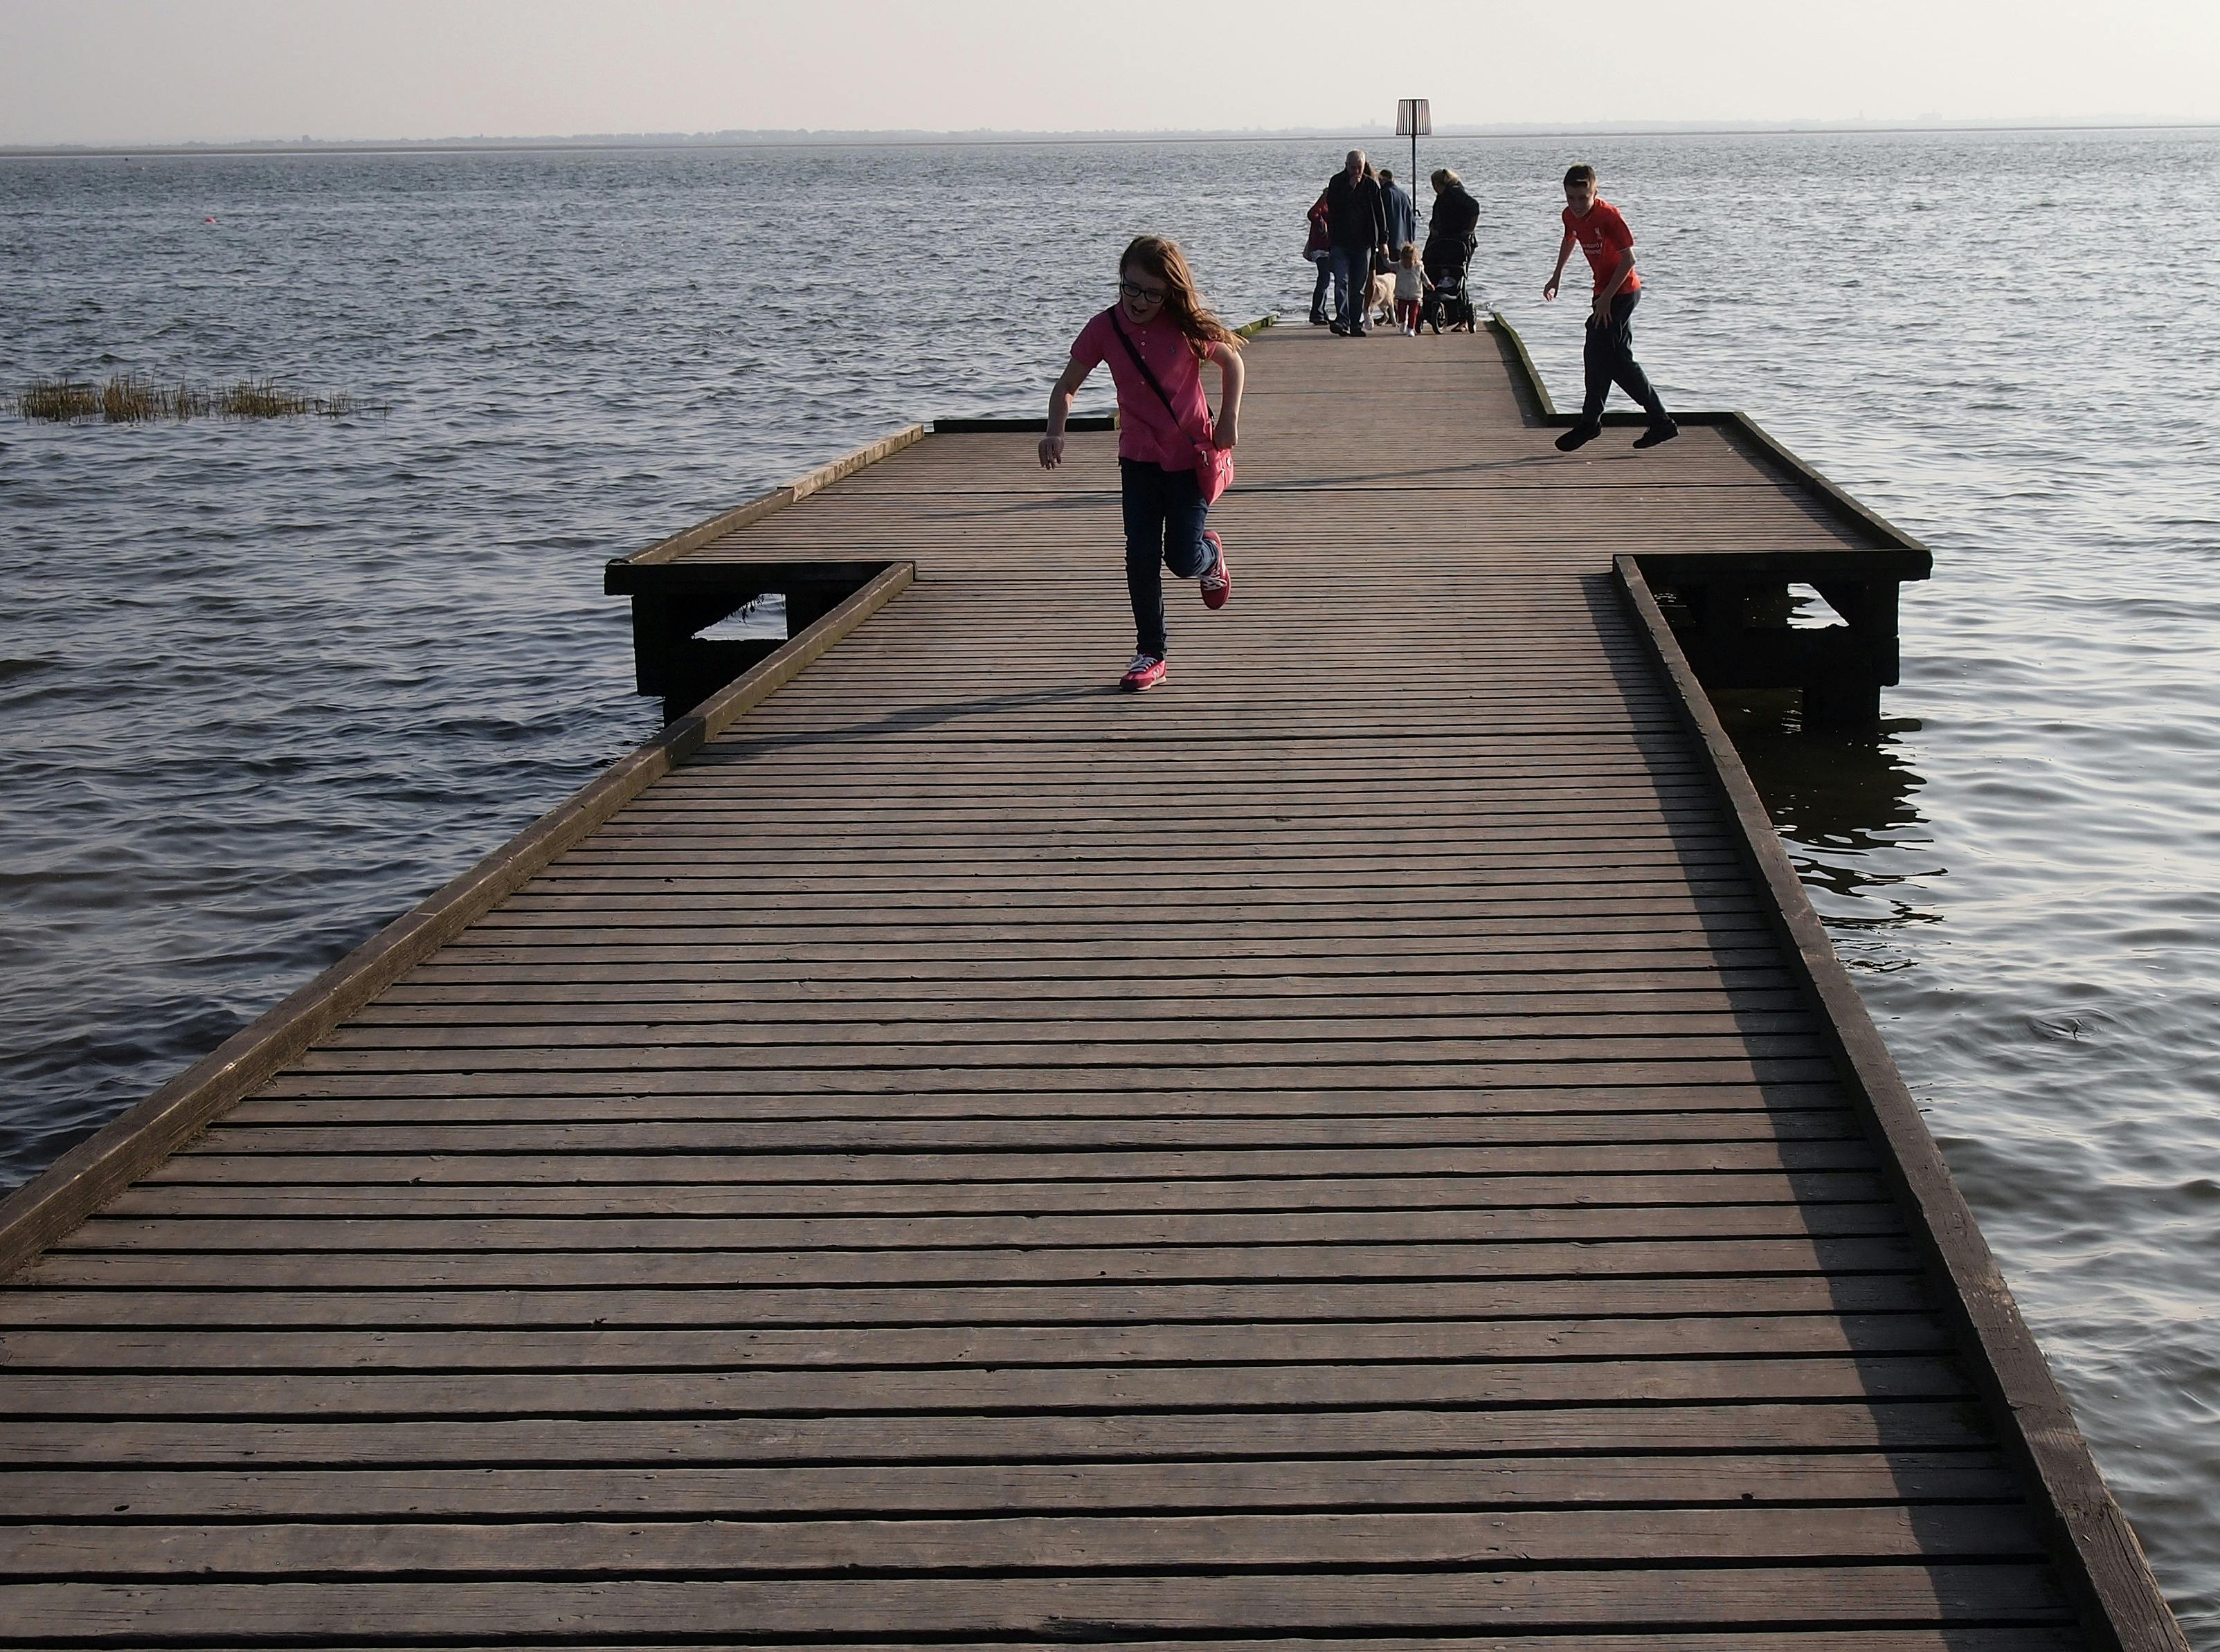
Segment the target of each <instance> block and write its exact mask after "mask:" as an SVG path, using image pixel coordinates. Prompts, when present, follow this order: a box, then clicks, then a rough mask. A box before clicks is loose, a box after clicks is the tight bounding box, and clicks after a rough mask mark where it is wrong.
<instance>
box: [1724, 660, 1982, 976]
mask: <svg viewBox="0 0 2220 1652" xmlns="http://www.w3.org/2000/svg"><path fill="white" fill-rule="evenodd" d="M1797 701H1798V696H1797V695H1796V694H1795V693H1794V692H1793V691H1783V692H1779V693H1750V694H1738V695H1731V696H1727V697H1723V698H1721V699H1720V700H1718V701H1717V702H1716V703H1717V706H1718V713H1719V718H1720V720H1721V721H1722V722H1724V724H1725V725H1726V730H1727V732H1728V734H1729V735H1730V736H1731V737H1732V739H1733V740H1734V743H1735V749H1736V750H1737V751H1738V752H1740V753H1741V754H1742V760H1743V765H1744V766H1745V767H1746V768H1748V769H1749V775H1750V779H1751V780H1752V781H1753V782H1755V784H1756V786H1757V789H1758V795H1760V796H1761V797H1762V798H1763V799H1764V801H1765V808H1766V813H1767V814H1768V815H1770V816H1771V817H1772V820H1773V826H1774V830H1775V831H1776V832H1779V833H1780V838H1781V843H1782V845H1783V846H1784V847H1785V848H1786V849H1787V851H1788V858H1789V861H1790V863H1791V864H1793V866H1794V867H1795V868H1796V875H1797V876H1798V877H1799V878H1800V879H1801V880H1802V882H1803V884H1804V888H1805V893H1806V894H1807V895H1810V896H1811V898H1812V906H1813V907H1815V908H1816V909H1817V910H1818V913H1819V917H1820V920H1821V921H1822V922H1824V924H1825V925H1826V926H1827V928H1828V930H1829V931H1830V933H1831V934H1832V936H1833V938H1834V942H1835V948H1836V951H1838V952H1839V953H1841V954H1842V956H1843V962H1844V963H1845V964H1846V965H1848V966H1849V968H1850V969H1853V970H1889V969H1905V968H1906V967H1908V966H1909V963H1910V959H1909V957H1907V955H1906V952H1905V948H1904V946H1903V945H1902V944H1900V943H1899V941H1897V940H1896V939H1895V938H1893V937H1891V936H1890V935H1889V932H1892V931H1894V930H1898V929H1900V928H1902V927H1904V926H1906V925H1910V924H1932V923H1939V922H1940V921H1941V920H1942V913H1941V912H1940V911H1939V910H1937V908H1936V904H1935V902H1934V901H1933V900H1932V898H1931V895H1930V886H1931V884H1932V882H1933V881H1934V880H1935V879H1937V878H1939V877H1941V876H1943V866H1942V863H1941V862H1940V860H1939V858H1938V857H1937V855H1936V845H1935V838H1934V834H1933V832H1931V831H1930V829H1929V827H1928V825H1927V822H1926V821H1925V820H1923V819H1922V818H1921V816H1920V813H1919V809H1918V802H1917V801H1916V800H1917V798H1918V794H1919V792H1920V791H1921V789H1923V788H1924V786H1925V784H1926V782H1924V780H1922V779H1921V778H1920V776H1919V775H1918V773H1917V772H1916V771H1915V770H1913V769H1912V767H1911V762H1910V760H1909V758H1910V750H1911V746H1910V741H1909V737H1910V736H1911V735H1914V734H1917V733H1918V732H1919V724H1918V721H1917V720H1912V719H1909V718H1897V719H1887V720H1883V721H1882V723H1881V724H1880V727H1879V728H1878V729H1875V730H1870V731H1866V732H1844V731H1841V730H1836V729H1831V728H1829V729H1806V728H1805V726H1804V722H1803V716H1802V712H1801V710H1800V708H1799V705H1798V703H1797Z"/></svg>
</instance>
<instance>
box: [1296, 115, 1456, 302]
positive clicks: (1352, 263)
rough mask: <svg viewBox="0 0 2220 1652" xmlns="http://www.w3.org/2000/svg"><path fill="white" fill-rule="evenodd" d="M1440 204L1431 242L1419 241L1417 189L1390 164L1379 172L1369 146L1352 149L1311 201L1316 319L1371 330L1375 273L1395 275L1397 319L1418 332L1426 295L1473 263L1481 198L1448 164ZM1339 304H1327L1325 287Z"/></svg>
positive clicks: (1438, 184)
mask: <svg viewBox="0 0 2220 1652" xmlns="http://www.w3.org/2000/svg"><path fill="white" fill-rule="evenodd" d="M1430 181H1431V183H1432V184H1433V186H1434V209H1433V211H1432V212H1431V213H1430V214H1429V215H1427V220H1426V245H1425V252H1423V253H1421V252H1420V251H1419V246H1418V221H1419V209H1418V208H1417V207H1416V206H1415V205H1414V204H1413V203H1412V200H1411V192H1410V191H1409V190H1406V189H1405V188H1404V187H1403V186H1402V185H1401V184H1398V183H1397V182H1396V181H1395V174H1394V172H1392V171H1388V170H1387V169H1386V168H1385V167H1382V168H1381V170H1380V171H1377V172H1375V171H1373V170H1372V165H1371V163H1370V162H1369V161H1368V160H1366V159H1365V158H1364V152H1363V150H1362V149H1352V150H1350V152H1349V158H1348V159H1347V160H1346V161H1345V162H1344V165H1343V166H1342V169H1341V171H1338V172H1336V173H1335V174H1334V175H1333V176H1332V177H1331V178H1328V179H1327V180H1326V184H1325V189H1324V190H1320V191H1319V198H1318V199H1317V200H1316V201H1314V202H1313V203H1311V210H1310V225H1311V228H1310V238H1309V240H1306V242H1305V243H1304V245H1303V256H1304V257H1305V258H1306V259H1310V260H1311V261H1312V262H1313V264H1315V265H1318V282H1317V284H1316V285H1315V286H1313V288H1312V289H1311V322H1312V325H1313V326H1316V327H1329V326H1330V327H1332V329H1333V330H1334V332H1335V333H1336V334H1340V335H1341V336H1343V337H1345V338H1357V339H1361V338H1363V337H1364V336H1365V335H1366V334H1367V333H1369V331H1370V327H1369V315H1370V310H1371V306H1370V305H1369V303H1368V302H1366V295H1367V292H1368V290H1369V288H1370V286H1371V283H1372V277H1374V276H1375V275H1386V274H1390V273H1392V274H1393V275H1394V277H1395V317H1396V321H1397V322H1398V324H1399V325H1400V328H1401V331H1402V332H1403V334H1405V336H1406V337H1411V338H1415V337H1417V336H1418V332H1419V315H1420V314H1421V313H1422V311H1423V310H1424V309H1425V299H1426V295H1427V294H1428V293H1430V292H1431V291H1433V290H1434V289H1435V288H1436V287H1437V286H1438V285H1440V284H1441V283H1442V282H1443V281H1444V280H1445V279H1448V278H1450V277H1456V278H1458V279H1460V280H1461V279H1462V277H1463V275H1464V271H1465V267H1466V265H1469V264H1470V263H1471V261H1472V249H1473V245H1474V237H1475V234H1476V233H1477V231H1478V228H1479V225H1480V203H1479V202H1477V201H1475V200H1474V199H1473V198H1472V196H1471V193H1470V192H1469V190H1466V188H1465V186H1464V180H1463V179H1462V178H1459V177H1458V176H1457V175H1456V173H1455V172H1453V171H1450V169H1449V168H1448V167H1446V166H1444V167H1441V168H1439V169H1438V170H1437V171H1435V172H1434V174H1433V177H1432V178H1431V180H1430ZM1329 286H1331V288H1332V290H1333V309H1332V311H1331V314H1329V313H1328V311H1327V309H1326V290H1327V288H1328V287H1329Z"/></svg>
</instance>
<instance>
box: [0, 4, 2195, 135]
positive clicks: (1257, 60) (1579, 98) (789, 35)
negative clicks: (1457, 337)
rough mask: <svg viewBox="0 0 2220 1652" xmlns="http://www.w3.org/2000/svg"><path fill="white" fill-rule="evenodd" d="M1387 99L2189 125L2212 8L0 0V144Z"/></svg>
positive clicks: (1271, 115) (899, 120) (1447, 111)
mask: <svg viewBox="0 0 2220 1652" xmlns="http://www.w3.org/2000/svg"><path fill="white" fill-rule="evenodd" d="M1414 34H1415V35H1416V36H1417V38H1413V36H1414ZM1398 97H1431V99H1432V100H1433V106H1434V116H1435V120H1436V121H1437V123H1459V124H1487V123H1491V122H1543V123H1548V124H1552V125H1556V124H1563V125H1574V126H1576V125H1579V124H1581V123H1583V122H1603V121H1703V122H1737V121H1774V120H1799V119H1812V120H1855V119H1857V118H1860V117H1861V116H1862V117H1863V118H1866V119H1868V120H1889V121H1894V120H1912V119H1917V118H1918V117H1919V116H1921V115H1941V116H1943V117H1945V118H1946V119H1954V120H2018V119H2029V118H2042V117H2046V116H2047V117H2063V118H2069V119H2078V118H2086V117H2092V116H2104V117H2117V118H2123V119H2127V120H2136V121H2167V120H2180V121H2208V122H2209V121H2220V0H2104V3H2098V0H1829V3H1819V0H1577V3H1567V4H1560V5H1554V6H1551V5H1542V4H1536V3H1525V4H1518V5H1510V4H1500V3H1499V4H1494V5H1489V4H1478V5H1475V4H1463V3H1448V4H1444V3H1428V0H1388V3H1382V4H1378V5H1374V6H1366V7H1357V6H1351V5H1349V4H1347V3H1340V4H1325V3H1312V0H1269V3H1268V0H1225V3H1217V4H1212V3H1193V4H1180V3H1176V0H1091V3H1076V4H1075V3H1072V0H1026V3H1016V0H929V3H895V0H799V3H777V4H770V3H759V0H0V144H42V143H126V144H129V143H158V142H163V141H174V140H194V139H199V140H226V139H240V138H294V137H300V136H302V135H308V136H313V137H317V138H435V137H452V136H472V135H478V134H484V135H489V136H520V135H548V134H573V133H596V132H699V131H719V130H724V129H726V128H788V127H813V128H905V127H907V128H924V129H926V130H932V131H964V130H971V129H976V128H1028V129H1034V130H1086V129H1095V128H1119V129H1129V130H1149V129H1161V128H1204V129H1219V128H1251V127H1291V126H1302V127H1329V128H1333V127H1353V126H1356V125H1359V124H1363V123H1367V122H1382V121H1385V120H1388V118H1390V117H1391V116H1392V115H1393V114H1394V102H1395V99H1396V98H1398Z"/></svg>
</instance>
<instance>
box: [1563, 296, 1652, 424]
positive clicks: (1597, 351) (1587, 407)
mask: <svg viewBox="0 0 2220 1652" xmlns="http://www.w3.org/2000/svg"><path fill="white" fill-rule="evenodd" d="M1641 296H1642V290H1641V289H1640V288H1639V287H1637V288H1636V289H1635V290H1633V291H1632V292H1623V293H1621V294H1619V295H1618V296H1617V297H1616V298H1613V299H1612V301H1611V320H1610V321H1608V322H1605V323H1601V324H1599V323H1598V322H1597V321H1596V319H1595V317H1594V316H1593V315H1590V316H1589V318H1588V336H1587V343H1586V344H1585V345H1584V346H1582V347H1581V365H1582V366H1583V367H1584V368H1586V370H1587V392H1588V393H1587V400H1586V401H1585V402H1582V403H1581V423H1582V424H1584V425H1590V426H1593V425H1600V424H1601V423H1602V422H1603V404H1604V400H1605V398H1606V397H1607V396H1610V394H1611V387H1612V385H1614V384H1616V385H1618V388H1619V389H1621V390H1624V391H1625V392H1626V393H1627V394H1628V395H1629V396H1632V397H1633V398H1634V399H1635V401H1637V402H1639V403H1640V404H1641V406H1642V410H1643V412H1644V413H1647V414H1648V415H1649V422H1650V423H1651V424H1653V425H1662V424H1663V423H1665V422H1666V421H1668V420H1669V419H1670V418H1671V417H1672V416H1673V415H1671V414H1669V413H1668V412H1666V411H1665V403H1664V402H1663V401H1662V399H1661V398H1660V397H1659V396H1658V394H1657V391H1656V388H1655V387H1654V386H1653V385H1652V384H1651V383H1649V374H1647V373H1645V372H1643V371H1642V364H1641V363H1640V362H1637V360H1635V358H1634V305H1635V302H1636V301H1637V299H1639V298H1640V297H1641Z"/></svg>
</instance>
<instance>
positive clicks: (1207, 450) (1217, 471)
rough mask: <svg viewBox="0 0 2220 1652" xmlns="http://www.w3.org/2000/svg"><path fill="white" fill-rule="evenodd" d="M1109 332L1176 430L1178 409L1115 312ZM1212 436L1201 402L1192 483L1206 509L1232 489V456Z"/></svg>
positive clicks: (1207, 404)
mask: <svg viewBox="0 0 2220 1652" xmlns="http://www.w3.org/2000/svg"><path fill="white" fill-rule="evenodd" d="M1110 330H1111V331H1112V332H1113V333H1115V334H1117V335H1118V342H1119V343H1120V344H1122V345H1124V346H1126V355H1127V356H1128V357H1129V358H1131V359H1132V363H1133V365H1134V366H1136V367H1138V368H1139V369H1140V370H1141V377H1143V378H1145V379H1147V380H1148V381H1149V388H1150V389H1151V390H1154V391H1155V392H1156V393H1157V401H1159V402H1163V404H1164V411H1165V412H1166V413H1169V414H1170V415H1172V424H1173V426H1174V427H1175V428H1176V427H1178V426H1179V409H1178V408H1175V407H1174V406H1173V405H1172V399H1171V397H1169V396H1166V395H1165V394H1164V387H1163V385H1161V384H1159V383H1157V376H1156V375H1155V374H1154V373H1152V372H1151V371H1149V364H1148V363H1147V362H1145V361H1143V360H1142V359H1141V352H1139V351H1138V350H1136V349H1135V348H1134V347H1133V341H1132V340H1131V339H1130V338H1128V337H1126V324H1125V323H1124V322H1123V321H1119V319H1118V312H1117V310H1116V309H1115V308H1113V309H1112V310H1111V312H1110ZM1180 433H1181V434H1182V435H1186V432H1185V431H1184V430H1181V432H1180ZM1214 434H1216V430H1215V427H1213V425H1212V423H1211V420H1210V406H1209V403H1208V402H1205V403H1204V404H1203V414H1202V439H1200V441H1196V442H1195V444H1194V479H1195V482H1196V483H1197V484H1198V485H1200V488H1201V489H1202V502H1203V503H1204V504H1206V505H1214V504H1216V503H1217V502H1219V499H1220V498H1221V497H1223V496H1224V495H1225V490H1226V489H1228V488H1230V487H1232V485H1233V455H1232V452H1231V451H1230V450H1228V449H1226V448H1223V447H1220V446H1219V445H1218V444H1217V443H1216V442H1215V441H1213V440H1212V439H1211V438H1212V437H1213V435H1214ZM1189 439H1190V440H1192V439H1193V438H1189Z"/></svg>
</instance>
